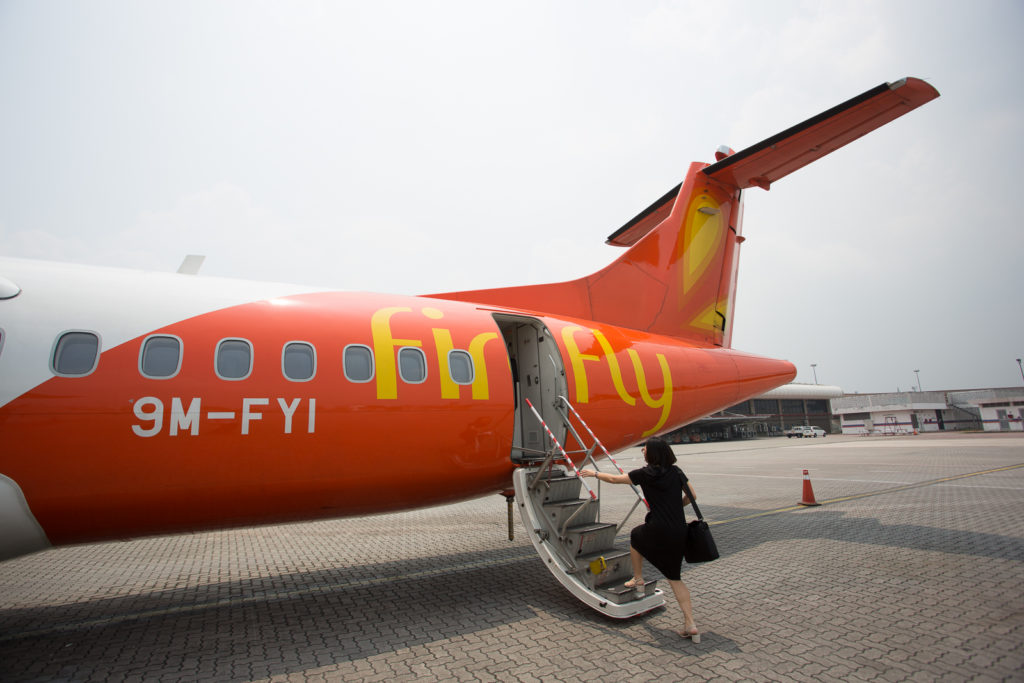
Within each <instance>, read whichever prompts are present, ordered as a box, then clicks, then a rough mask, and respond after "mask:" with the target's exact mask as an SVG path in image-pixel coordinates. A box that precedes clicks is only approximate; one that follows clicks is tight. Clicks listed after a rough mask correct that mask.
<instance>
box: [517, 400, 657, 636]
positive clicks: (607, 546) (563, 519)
mask: <svg viewBox="0 0 1024 683" xmlns="http://www.w3.org/2000/svg"><path fill="white" fill-rule="evenodd" d="M526 404H527V406H528V407H529V409H530V410H531V411H532V412H533V414H534V417H536V418H537V420H538V421H539V422H540V424H541V425H542V426H543V427H544V430H545V432H547V435H548V439H549V440H550V442H551V444H552V448H550V449H549V450H548V451H546V452H545V453H544V454H542V455H541V454H538V455H537V456H536V457H535V458H533V459H528V460H526V461H524V462H523V463H522V464H521V466H520V467H518V468H516V470H515V472H514V474H513V482H514V485H515V492H516V504H517V506H518V507H519V514H520V516H521V517H522V520H523V525H524V526H525V527H526V529H527V532H528V533H529V535H530V540H531V541H532V542H533V547H534V548H535V549H536V550H537V553H538V554H539V555H540V556H541V559H543V560H544V563H545V565H546V566H547V568H548V570H549V571H550V572H551V573H552V574H553V575H554V577H555V578H556V579H558V581H559V582H560V583H561V584H562V585H563V586H565V587H566V588H567V589H568V590H569V592H570V593H572V594H573V595H575V596H576V597H577V598H578V599H579V600H581V601H583V602H584V603H586V604H587V605H589V606H590V607H593V608H594V609H596V610H597V611H598V612H601V613H602V614H606V615H608V616H610V617H614V618H617V619H626V618H629V617H633V616H636V615H638V614H643V613H644V612H649V611H651V610H652V609H655V608H658V607H661V606H662V605H664V604H665V598H664V595H663V592H662V590H661V589H660V588H658V587H657V585H656V584H657V582H654V581H648V582H647V583H646V584H645V585H644V586H643V587H641V588H632V587H626V586H625V583H626V581H628V580H629V579H630V578H631V577H632V575H633V569H632V564H631V562H630V557H629V547H628V544H627V546H626V547H625V548H622V547H616V546H615V537H616V536H617V535H618V533H619V531H620V530H621V529H622V527H623V526H624V525H625V524H626V521H627V520H628V519H629V517H630V515H632V514H633V512H634V511H635V510H636V509H637V507H639V505H640V503H641V502H642V503H644V504H645V505H646V501H645V500H644V499H643V495H642V494H641V493H640V491H639V489H637V488H636V487H635V486H634V487H633V490H634V492H635V493H636V496H637V499H636V502H634V503H633V507H632V508H631V509H630V511H629V513H628V514H627V515H626V517H625V519H623V520H622V522H620V523H619V524H614V523H610V522H602V521H601V519H600V518H601V512H600V511H601V499H600V495H599V489H598V491H595V490H594V489H592V488H591V487H590V486H588V485H587V483H586V482H585V481H584V480H583V477H581V476H580V473H579V468H578V467H577V466H576V465H575V464H574V463H573V459H572V457H571V455H570V453H568V452H566V450H565V449H564V448H563V447H562V445H561V444H560V443H559V442H558V439H556V438H555V436H554V434H553V433H552V431H551V429H550V428H549V427H548V425H547V423H546V422H544V420H543V418H541V416H540V413H538V412H537V409H536V408H534V406H533V404H532V403H530V401H529V400H528V399H527V400H526ZM557 407H558V413H559V415H561V418H562V420H563V423H564V425H565V427H566V429H567V431H568V434H569V437H571V438H572V439H574V440H575V441H576V443H577V444H579V446H580V448H581V449H582V450H579V451H573V452H572V455H581V454H585V457H584V458H583V459H582V461H581V465H589V466H590V467H592V468H593V469H595V470H596V469H598V466H597V462H596V460H595V459H594V452H595V450H597V449H600V451H601V452H602V453H603V454H604V455H605V456H606V457H607V458H608V460H609V461H610V462H611V463H612V464H613V465H614V466H615V468H616V469H617V470H618V471H619V472H620V473H622V471H623V470H622V468H621V467H619V465H618V463H616V462H615V460H614V459H613V458H612V457H611V454H609V453H608V451H607V449H605V447H604V445H603V444H602V443H601V442H600V440H598V438H597V437H596V436H595V435H594V433H593V432H592V431H591V430H590V428H589V427H588V426H587V425H586V423H585V422H583V419H582V418H581V417H580V416H579V413H577V412H576V410H575V409H574V408H573V406H572V404H570V403H569V401H568V400H567V399H566V398H565V397H564V396H559V397H558V406H557ZM576 425H579V427H580V428H581V429H583V430H584V431H585V432H586V434H587V436H588V437H589V438H588V439H584V438H582V437H581V435H580V433H579V431H578V430H577V426H576ZM569 437H567V439H566V440H567V441H568V438H569ZM588 442H589V443H590V446H589V447H587V446H586V443H588Z"/></svg>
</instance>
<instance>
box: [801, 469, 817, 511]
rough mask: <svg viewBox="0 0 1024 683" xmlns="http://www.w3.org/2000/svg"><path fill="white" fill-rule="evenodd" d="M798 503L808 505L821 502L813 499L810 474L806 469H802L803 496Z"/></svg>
mask: <svg viewBox="0 0 1024 683" xmlns="http://www.w3.org/2000/svg"><path fill="white" fill-rule="evenodd" d="M800 505H806V506H808V507H811V506H814V505H821V503H819V502H818V501H816V500H814V489H812V488H811V475H810V473H808V471H807V470H804V497H803V500H801V501H800Z"/></svg>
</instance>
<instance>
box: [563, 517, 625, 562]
mask: <svg viewBox="0 0 1024 683" xmlns="http://www.w3.org/2000/svg"><path fill="white" fill-rule="evenodd" d="M617 531H618V527H617V526H616V525H614V524H607V523H601V522H593V523H591V524H579V525H574V526H571V527H569V528H568V529H566V531H565V537H564V538H563V539H562V543H563V544H564V545H565V547H566V549H567V550H569V552H570V553H571V554H572V555H573V556H575V557H580V556H582V555H593V554H594V553H599V552H601V551H602V550H608V549H609V548H611V547H612V546H613V545H615V534H616V532H617Z"/></svg>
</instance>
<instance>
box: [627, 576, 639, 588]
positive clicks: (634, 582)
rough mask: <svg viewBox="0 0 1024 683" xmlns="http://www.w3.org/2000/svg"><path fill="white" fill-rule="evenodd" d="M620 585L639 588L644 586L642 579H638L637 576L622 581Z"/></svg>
mask: <svg viewBox="0 0 1024 683" xmlns="http://www.w3.org/2000/svg"><path fill="white" fill-rule="evenodd" d="M622 585H623V586H625V587H626V588H637V589H640V588H643V587H644V580H643V579H638V578H636V577H635V576H634V577H633V578H632V579H630V580H629V581H627V582H626V583H624V584H622Z"/></svg>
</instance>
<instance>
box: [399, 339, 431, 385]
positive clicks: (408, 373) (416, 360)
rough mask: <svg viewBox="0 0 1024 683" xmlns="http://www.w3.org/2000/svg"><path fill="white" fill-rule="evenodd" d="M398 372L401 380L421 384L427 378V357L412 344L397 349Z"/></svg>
mask: <svg viewBox="0 0 1024 683" xmlns="http://www.w3.org/2000/svg"><path fill="white" fill-rule="evenodd" d="M398 374H399V375H400V376H401V378H402V381H403V382H408V383H409V384H421V383H422V382H424V381H426V379H427V357H426V356H424V355H423V351H421V350H420V349H417V348H415V347H412V346H407V347H405V348H403V349H399V350H398Z"/></svg>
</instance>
